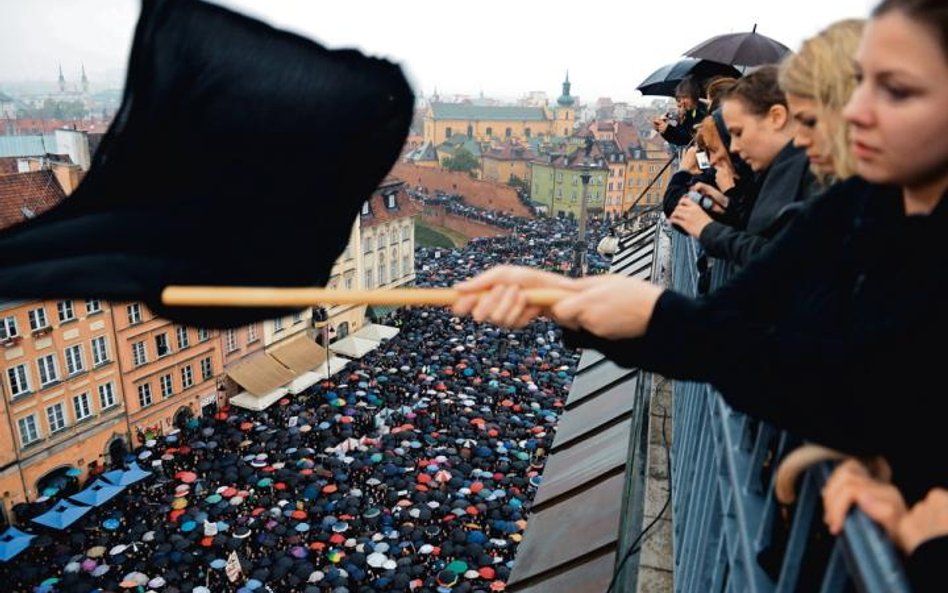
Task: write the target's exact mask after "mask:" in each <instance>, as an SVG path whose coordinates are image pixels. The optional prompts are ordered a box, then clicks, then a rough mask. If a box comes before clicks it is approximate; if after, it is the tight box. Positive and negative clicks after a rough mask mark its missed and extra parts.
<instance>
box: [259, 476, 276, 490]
mask: <svg viewBox="0 0 948 593" xmlns="http://www.w3.org/2000/svg"><path fill="white" fill-rule="evenodd" d="M272 483H273V480H271V479H270V478H262V479H261V480H260V481H259V482H257V486H260V487H261V488H262V487H264V486H269V485H270V484H272Z"/></svg>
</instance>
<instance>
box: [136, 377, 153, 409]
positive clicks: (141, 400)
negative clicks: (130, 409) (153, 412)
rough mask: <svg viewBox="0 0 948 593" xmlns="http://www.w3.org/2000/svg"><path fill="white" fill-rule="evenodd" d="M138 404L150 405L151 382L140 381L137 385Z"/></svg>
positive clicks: (141, 405)
mask: <svg viewBox="0 0 948 593" xmlns="http://www.w3.org/2000/svg"><path fill="white" fill-rule="evenodd" d="M138 405H139V407H142V408H147V407H148V406H150V405H151V384H149V383H142V384H141V385H139V386H138Z"/></svg>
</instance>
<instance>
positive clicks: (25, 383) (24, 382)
mask: <svg viewBox="0 0 948 593" xmlns="http://www.w3.org/2000/svg"><path fill="white" fill-rule="evenodd" d="M7 380H8V381H9V382H10V396H11V397H18V396H20V395H24V394H27V393H29V392H30V377H29V373H27V371H26V365H25V364H19V365H17V366H15V367H10V368H8V369H7Z"/></svg>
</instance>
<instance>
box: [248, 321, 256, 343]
mask: <svg viewBox="0 0 948 593" xmlns="http://www.w3.org/2000/svg"><path fill="white" fill-rule="evenodd" d="M256 340H257V324H256V323H251V324H250V325H248V326H247V342H254V341H256Z"/></svg>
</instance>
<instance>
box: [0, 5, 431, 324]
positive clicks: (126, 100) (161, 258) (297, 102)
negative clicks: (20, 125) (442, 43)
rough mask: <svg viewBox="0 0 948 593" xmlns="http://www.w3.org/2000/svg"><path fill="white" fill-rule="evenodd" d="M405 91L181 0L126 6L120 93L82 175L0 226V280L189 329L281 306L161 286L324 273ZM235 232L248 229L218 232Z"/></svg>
mask: <svg viewBox="0 0 948 593" xmlns="http://www.w3.org/2000/svg"><path fill="white" fill-rule="evenodd" d="M413 102H414V101H413V96H412V92H411V89H410V88H409V86H408V84H407V82H406V80H405V78H404V76H403V74H402V72H401V70H400V68H399V67H398V66H396V65H394V64H392V63H389V62H387V61H385V60H380V59H370V58H367V57H365V56H363V55H362V54H360V53H359V52H356V51H353V50H339V51H329V50H327V49H325V48H323V47H322V46H320V45H318V44H316V43H314V42H312V41H310V40H307V39H304V38H302V37H299V36H297V35H293V34H290V33H287V32H284V31H279V30H276V29H273V28H272V27H269V26H267V25H265V24H263V23H261V22H259V21H256V20H254V19H251V18H248V17H246V16H243V15H240V14H237V13H234V12H231V11H229V10H226V9H224V8H221V7H218V6H215V5H212V4H208V3H204V2H200V1H197V0H149V1H148V2H143V3H142V13H141V16H140V19H139V22H138V26H137V28H136V31H135V37H134V40H133V45H132V51H131V56H130V59H129V64H128V79H127V81H126V87H125V93H124V97H123V101H122V105H121V107H120V108H119V111H118V113H117V114H116V117H115V121H114V122H113V124H112V126H111V127H110V129H109V131H108V133H107V134H106V136H105V138H103V140H102V143H101V145H100V147H99V149H98V151H97V152H96V154H95V156H94V158H93V162H92V166H91V168H90V170H89V171H88V173H87V174H86V176H85V178H84V180H83V181H82V183H81V184H80V185H79V187H78V188H77V189H76V191H75V192H74V193H73V194H72V195H71V196H70V197H69V198H68V199H66V200H64V201H63V202H62V203H60V204H59V205H58V206H56V207H55V208H53V209H52V210H49V211H47V212H45V213H43V214H41V215H39V216H37V217H36V218H34V219H31V220H28V221H26V222H23V223H21V224H19V225H16V226H13V227H11V228H9V229H6V230H5V231H3V232H0V294H3V295H4V296H5V297H8V298H16V297H22V298H63V297H70V298H104V299H111V300H117V301H144V302H145V303H146V304H148V306H149V307H150V308H151V309H152V310H153V311H154V312H155V313H157V314H158V315H160V316H162V317H166V318H168V319H172V320H176V321H179V322H183V323H189V324H193V325H200V326H202V327H233V326H236V325H241V324H245V323H248V322H250V321H252V320H259V319H264V318H268V317H274V316H275V315H282V314H285V313H286V312H285V311H282V310H275V309H264V308H260V309H240V308H211V309H208V308H186V307H179V308H169V307H166V306H163V305H162V302H161V292H162V290H163V289H164V288H165V287H166V286H168V285H174V284H181V285H244V286H286V287H289V286H313V285H320V284H324V283H325V281H326V279H327V278H328V276H329V271H330V268H331V266H332V263H333V261H334V260H335V259H336V257H337V256H338V255H339V253H341V252H342V250H343V249H344V248H345V245H346V243H347V241H348V238H349V231H350V228H351V226H352V221H353V220H354V219H355V217H356V216H357V215H358V212H359V209H360V207H361V205H362V203H363V202H364V201H365V200H366V199H367V198H368V197H369V196H370V195H371V193H372V192H373V191H374V190H375V189H376V187H377V186H378V185H379V182H380V181H381V180H382V178H383V177H384V175H385V174H386V173H388V171H389V169H390V168H391V166H392V164H393V163H394V162H395V159H396V158H397V156H398V154H399V151H400V149H401V147H402V145H403V143H404V139H405V136H406V134H407V131H408V126H409V124H410V121H411V117H412V108H413ZM248 228H252V229H253V231H252V240H233V241H230V240H227V239H226V237H228V236H230V235H231V234H233V233H236V232H238V229H243V230H246V229H248ZM315 228H318V232H313V231H314V229H315ZM222 246H224V247H223V248H222Z"/></svg>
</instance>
